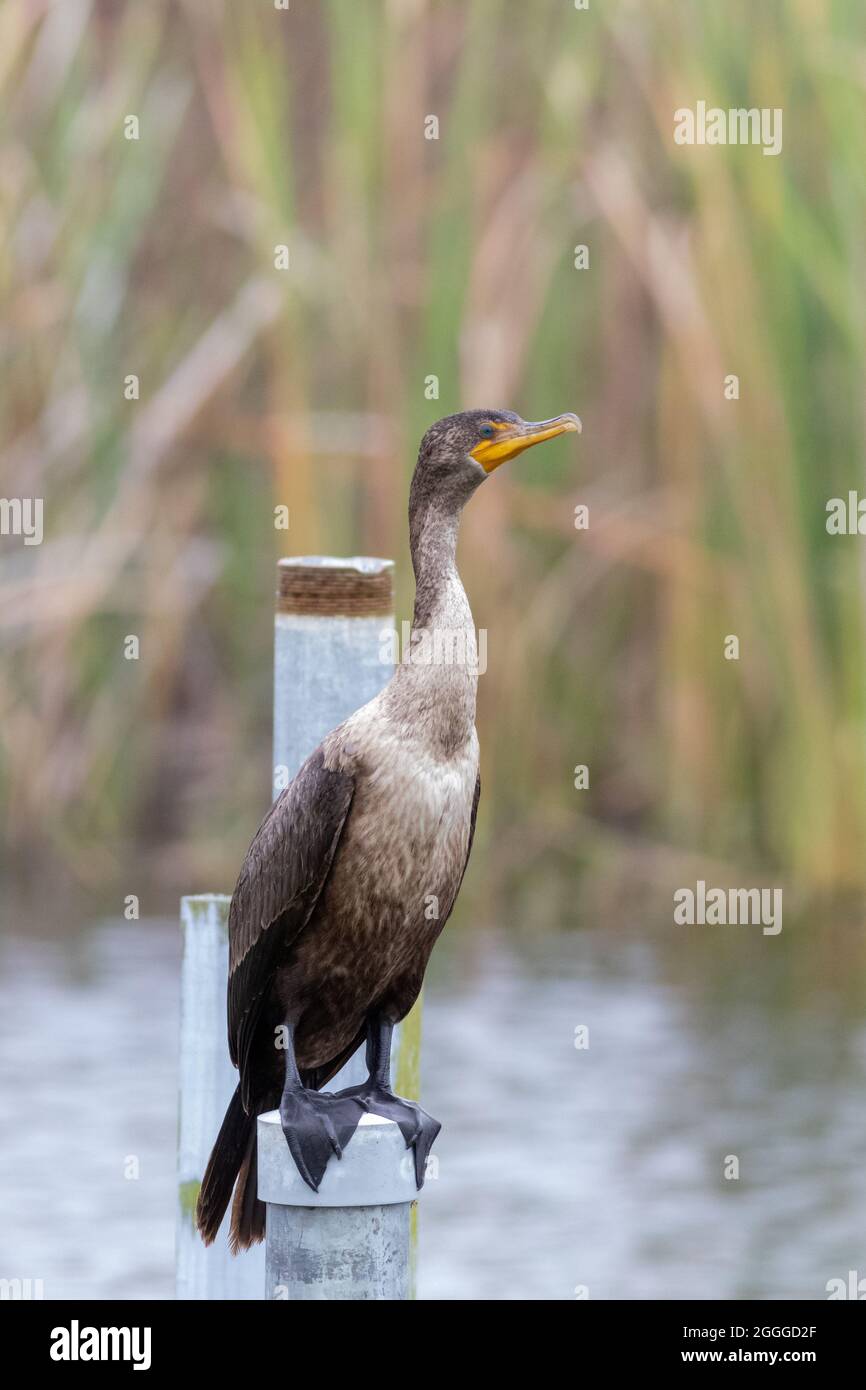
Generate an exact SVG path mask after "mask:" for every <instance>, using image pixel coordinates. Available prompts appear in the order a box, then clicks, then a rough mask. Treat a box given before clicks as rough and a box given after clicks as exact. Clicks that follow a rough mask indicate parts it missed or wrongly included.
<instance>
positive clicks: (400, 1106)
mask: <svg viewBox="0 0 866 1390" xmlns="http://www.w3.org/2000/svg"><path fill="white" fill-rule="evenodd" d="M393 1033H394V1024H393V1023H392V1022H391V1021H390V1020H389V1019H387V1018H385V1017H383V1016H382V1015H381V1014H376V1015H373V1016H372V1017H370V1018H369V1019H368V1020H367V1070H368V1071H369V1073H370V1074H369V1076H368V1077H367V1080H366V1081H364V1082H362V1083H361V1085H360V1086H351V1087H349V1088H348V1090H345V1091H340V1092H339V1095H340V1096H341V1097H345V1098H346V1099H350V1098H351V1099H353V1100H356V1101H357V1102H358V1104H359V1105H360V1106H362V1107H363V1109H364V1110H369V1111H371V1112H372V1113H373V1114H374V1115H383V1116H384V1117H385V1118H386V1119H388V1120H393V1121H394V1123H395V1124H396V1125H398V1126H399V1128H400V1132H401V1134H402V1135H403V1138H404V1139H405V1140H406V1148H407V1149H412V1150H413V1152H414V1158H415V1183H416V1186H417V1187H418V1188H421V1187H423V1185H424V1176H425V1171H426V1167H427V1155H428V1154H429V1152H430V1150H431V1148H432V1147H433V1141H434V1139H435V1138H436V1136H437V1134H438V1133H439V1131H440V1129H441V1128H442V1126H441V1125H440V1123H439V1121H438V1120H434V1119H433V1117H432V1115H428V1114H427V1111H426V1110H422V1109H421V1106H420V1105H418V1104H416V1102H415V1101H414V1100H403V1099H402V1098H401V1097H400V1096H395V1095H394V1092H393V1091H392V1089H391V1040H392V1036H393Z"/></svg>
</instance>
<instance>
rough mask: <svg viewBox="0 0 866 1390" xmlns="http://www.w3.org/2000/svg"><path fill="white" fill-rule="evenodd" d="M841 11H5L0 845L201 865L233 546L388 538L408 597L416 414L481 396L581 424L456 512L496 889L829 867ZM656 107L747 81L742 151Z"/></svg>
mask: <svg viewBox="0 0 866 1390" xmlns="http://www.w3.org/2000/svg"><path fill="white" fill-rule="evenodd" d="M864 31H866V21H864V16H863V14H862V13H861V12H860V10H859V9H858V7H853V6H842V5H837V4H831V3H829V0H827V3H822V2H821V0H798V2H797V3H793V4H791V3H788V4H785V3H783V0H768V2H767V3H765V4H762V6H761V7H760V10H756V7H755V6H754V4H753V3H750V0H731V3H730V4H728V5H726V6H724V7H714V6H709V5H708V6H700V7H698V6H693V7H685V8H684V7H682V6H671V5H669V4H665V3H663V0H651V2H650V3H640V4H638V3H636V0H632V3H627V2H626V0H623V3H620V4H617V5H613V6H601V5H599V6H593V7H592V8H591V9H590V10H589V11H588V12H582V11H576V10H574V9H573V8H572V7H571V6H570V5H569V4H567V3H565V0H563V2H562V3H549V4H541V5H532V6H530V5H526V4H523V3H520V0H474V3H472V4H468V5H463V4H452V3H448V2H447V0H411V2H410V0H404V2H403V3H386V0H368V3H365V4H362V5H361V4H357V5H352V4H349V3H346V0H326V2H325V3H314V2H313V0H308V3H304V0H292V5H291V8H290V10H289V11H287V12H281V11H277V10H275V9H274V8H273V7H272V6H271V5H270V4H268V3H265V0H262V3H259V4H255V5H254V4H245V5H234V6H231V5H229V4H228V3H227V0H225V2H222V3H221V2H220V0H206V2H205V0H171V2H169V0H161V2H160V0H153V3H150V4H148V5H147V6H141V5H134V4H132V3H114V4H108V3H95V0H94V2H91V0H65V3H64V4H63V5H50V4H48V3H32V2H26V0H6V4H5V5H4V6H3V8H2V10H0V101H2V105H3V109H4V113H5V119H4V132H3V137H2V144H0V208H2V248H0V300H2V309H3V313H2V324H3V327H2V329H0V359H2V373H0V381H2V385H0V436H2V440H3V452H2V464H0V467H2V492H3V494H4V495H6V496H13V495H24V496H33V495H38V496H42V497H44V499H45V517H46V534H45V541H44V543H43V545H42V546H41V547H33V548H24V547H22V546H21V545H20V543H13V542H12V541H11V539H10V538H4V539H3V540H2V542H0V566H2V568H0V640H2V646H3V652H4V657H5V659H4V660H3V663H2V668H0V767H2V771H0V776H2V788H3V794H4V802H5V807H6V812H5V815H6V825H5V838H6V842H7V844H8V845H9V846H10V847H11V849H12V850H13V852H15V853H16V855H17V856H18V859H19V862H20V863H22V864H25V865H26V863H27V862H28V860H32V862H33V863H35V864H38V865H39V866H40V871H41V870H42V869H43V868H44V865H45V862H46V856H48V858H49V861H50V862H55V863H57V864H64V865H66V866H67V867H68V868H69V869H70V870H71V871H72V872H73V873H74V874H75V875H76V876H77V877H78V878H80V879H81V880H82V881H83V882H84V883H85V884H91V883H92V884H95V883H100V882H104V881H106V880H107V879H110V878H111V877H112V876H114V875H115V874H116V873H119V872H120V871H121V869H122V868H123V867H124V865H125V864H126V863H128V862H129V859H130V857H131V856H132V855H137V856H138V857H139V859H140V858H141V854H142V851H143V849H146V850H147V852H148V853H149V854H150V855H152V856H153V859H154V863H155V865H156V867H157V869H158V873H159V877H160V878H161V880H162V882H163V883H164V884H166V885H167V886H169V887H170V888H171V890H172V891H174V890H175V889H176V887H177V886H178V885H182V886H183V888H184V889H185V891H195V890H196V889H197V888H202V887H204V888H207V887H210V888H218V887H227V886H230V879H231V877H232V872H231V871H232V867H233V865H234V864H235V863H236V861H237V859H238V855H239V853H240V851H241V850H242V848H243V846H244V845H245V844H246V842H247V839H248V837H249V834H250V832H251V830H252V828H253V827H254V824H255V822H256V819H257V814H258V812H260V811H261V810H262V808H263V807H264V804H265V802H266V798H267V794H268V786H269V761H270V755H269V748H268V731H269V690H270V660H271V656H270V621H269V619H270V591H271V587H272V582H273V561H274V559H275V557H276V556H277V555H278V554H280V553H284V552H288V551H291V552H296V553H303V552H305V551H312V550H327V551H335V552H340V551H344V552H358V551H366V552H369V553H375V552H379V553H385V554H394V555H396V557H397V559H398V562H399V564H400V569H401V591H400V597H401V606H402V608H403V611H404V612H405V611H407V610H408V607H409V604H410V601H411V583H410V574H409V566H408V554H407V547H406V540H405V522H404V511H405V502H406V491H407V484H408V478H409V475H410V471H411V467H412V464H413V458H414V451H415V448H416V446H417V440H418V438H419V436H420V434H421V432H422V431H423V429H424V428H425V427H426V425H427V424H428V423H430V421H431V420H433V419H435V418H437V417H438V416H439V415H442V414H446V413H449V412H451V411H453V410H458V409H461V408H463V407H464V406H468V405H484V404H490V405H492V406H506V407H510V408H514V409H517V410H519V411H521V413H523V414H525V415H527V416H534V417H540V416H544V415H548V414H552V413H554V412H558V411H560V410H565V409H575V410H578V411H579V412H580V413H581V414H582V416H583V418H584V426H585V433H584V436H583V438H582V440H581V441H579V443H578V444H577V445H574V444H568V445H566V444H565V443H562V444H558V445H555V446H551V447H550V449H549V450H548V451H547V452H546V453H545V454H544V455H543V456H542V452H541V451H539V454H538V455H537V456H536V455H535V454H530V455H527V456H526V459H525V460H522V461H520V462H519V463H517V464H516V465H514V466H513V467H512V468H511V471H510V472H509V471H508V470H502V472H501V473H500V474H499V475H498V476H497V479H496V482H495V485H491V487H490V488H489V489H488V490H486V491H485V495H484V497H483V500H479V501H478V502H477V503H476V504H475V505H474V506H473V507H472V508H471V509H470V510H469V512H468V513H467V517H466V528H465V536H464V540H463V545H462V558H461V566H462V570H463V574H464V578H465V580H466V583H467V587H468V589H469V591H470V594H471V596H472V599H473V606H474V611H475V615H476V621H477V623H478V624H479V626H483V627H486V628H487V629H488V631H489V663H490V664H489V670H488V673H487V675H486V676H485V677H484V679H483V680H482V683H481V694H480V710H479V725H480V728H481V732H482V744H483V750H484V768H483V776H484V784H485V798H484V802H483V806H484V811H483V824H482V833H481V837H480V838H481V843H482V845H484V846H485V847H486V850H487V853H488V855H489V860H488V863H489V867H490V872H489V873H488V874H485V875H484V881H485V882H486V883H489V884H490V885H491V892H492V893H494V894H495V895H496V900H497V902H499V903H505V902H506V900H510V898H511V896H512V890H513V888H514V884H515V881H516V880H517V879H520V878H521V876H527V877H528V878H529V879H531V878H532V874H533V870H537V869H538V868H539V866H541V867H542V868H543V870H544V874H545V876H549V871H550V868H551V864H552V863H553V864H555V865H557V866H558V872H559V873H560V875H561V876H562V879H563V881H564V882H566V883H567V882H569V881H570V880H571V877H572V875H573V874H574V872H575V870H576V869H577V868H579V867H580V866H582V865H584V864H586V863H588V862H592V861H593V860H594V859H597V858H599V857H601V858H603V859H604V860H605V861H606V862H607V861H609V860H610V858H611V856H613V861H614V862H618V861H619V859H620V858H621V859H622V861H623V862H627V861H628V860H629V859H631V858H633V855H634V850H635V846H639V847H641V849H642V850H647V851H649V854H648V856H647V855H643V856H642V862H645V860H646V859H647V857H648V858H649V860H650V862H651V863H655V864H658V865H659V866H660V867H659V869H658V873H659V875H660V876H661V877H663V878H664V879H665V881H667V877H669V876H670V873H671V872H676V871H672V870H671V869H670V863H671V856H672V855H673V856H674V862H675V863H676V862H679V863H680V864H681V865H690V866H693V863H694V861H695V858H697V861H698V862H702V861H701V856H705V857H706V859H707V860H711V861H712V862H716V863H721V864H722V865H728V866H729V867H730V868H731V870H732V871H733V870H734V869H735V868H739V867H743V866H748V867H750V868H752V869H754V870H761V871H763V872H777V873H780V874H783V875H784V876H785V877H786V880H791V881H793V882H795V883H797V884H801V885H802V886H803V888H804V889H805V890H807V891H808V892H813V891H817V892H835V891H839V890H855V891H858V890H860V889H862V887H863V886H864V877H866V856H864V855H863V853H862V844H863V836H864V830H866V805H864V784H866V767H864V715H866V711H864V698H866V697H864V670H866V660H864V657H866V654H864V650H863V645H864V635H863V626H864V624H863V618H864V614H863V575H862V570H863V559H862V549H861V543H860V542H859V541H858V540H857V539H856V538H831V537H828V535H827V534H826V530H825V526H824V519H825V504H826V501H827V499H828V498H829V497H831V496H837V495H841V496H844V495H845V494H846V493H847V490H848V489H849V488H857V487H858V486H859V485H860V484H861V481H862V477H863V467H862V452H863V438H862V436H863V391H862V382H863V372H864V318H863V314H862V309H861V306H862V303H863V296H864V292H866V257H864V253H863V249H862V227H863V225H864V214H866V160H864V155H866V126H864V122H866V116H864V102H863V87H864V80H866V79H864V74H866V32H864ZM700 98H703V99H705V100H707V101H708V102H709V103H711V104H714V103H715V104H718V105H721V106H724V107H728V106H731V105H756V106H781V107H783V108H784V121H785V124H784V151H783V154H782V155H781V156H779V157H778V158H766V157H763V156H762V154H761V151H760V150H759V149H754V148H738V147H729V148H718V149H714V150H709V149H705V148H704V149H701V148H681V147H677V146H676V145H675V144H674V142H673V112H674V110H675V109H676V108H677V107H679V106H681V105H689V106H693V105H694V103H695V102H696V100H698V99H700ZM129 113H135V114H137V115H138V117H139V119H140V124H141V139H140V140H139V141H137V142H136V141H127V140H125V139H124V135H123V121H124V117H125V116H126V115H127V114H129ZM431 114H434V115H436V116H437V117H438V119H439V123H440V131H439V139H438V140H425V138H424V121H425V117H427V116H428V115H431ZM279 243H285V244H287V245H288V246H289V248H290V252H291V268H290V270H289V271H288V272H285V273H282V272H279V271H276V270H275V269H274V268H273V256H274V247H275V245H277V244H279ZM578 243H586V244H587V245H588V246H589V248H590V267H589V269H588V270H583V271H578V270H576V269H575V268H574V260H573V258H574V248H575V246H576V245H577V244H578ZM130 373H135V374H137V375H139V377H140V380H141V399H140V400H139V401H127V400H125V399H124V378H125V377H126V376H127V375H128V374H130ZM727 373H737V374H738V375H739V377H740V383H741V394H740V399H739V400H738V401H736V402H731V401H727V400H725V398H724V395H723V385H724V377H725V375H726V374H727ZM434 374H435V375H436V376H437V377H438V379H439V383H440V388H439V391H440V393H439V398H438V400H436V401H431V400H428V399H426V398H425V391H424V386H425V378H427V377H428V376H430V375H434ZM506 475H507V476H506ZM579 502H585V503H587V504H588V505H589V507H590V526H589V530H588V531H585V532H583V531H581V532H576V531H575V530H574V527H573V509H574V507H575V505H576V504H577V503H579ZM276 503H285V504H287V505H288V506H289V507H290V510H291V530H290V532H289V533H288V535H286V533H284V532H280V531H276V530H275V529H274V527H273V516H272V508H273V506H274V505H275V504H276ZM129 633H135V634H137V635H138V636H139V637H140V640H141V658H140V660H139V661H137V662H129V661H127V660H125V658H124V654H123V638H124V636H125V635H126V634H129ZM729 633H735V634H737V635H738V637H739V639H740V646H741V659H740V661H739V662H727V661H725V660H724V659H723V642H724V638H725V636H726V635H727V634H729ZM577 763H587V764H588V765H589V767H590V774H591V785H590V789H589V791H587V792H576V791H575V790H574V789H573V786H572V777H573V773H572V769H573V767H574V766H575V764H577ZM656 850H657V851H658V853H657V854H656V853H655V851H656ZM677 856H680V859H679V860H677ZM650 872H652V870H650ZM535 910H536V911H537V912H538V913H539V915H543V906H542V907H540V908H539V906H538V900H537V899H536V905H535Z"/></svg>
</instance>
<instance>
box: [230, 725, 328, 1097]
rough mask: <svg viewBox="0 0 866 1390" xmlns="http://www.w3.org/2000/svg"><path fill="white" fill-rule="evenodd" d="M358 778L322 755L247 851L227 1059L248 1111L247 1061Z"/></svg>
mask: <svg viewBox="0 0 866 1390" xmlns="http://www.w3.org/2000/svg"><path fill="white" fill-rule="evenodd" d="M354 790H355V782H354V778H352V777H351V776H349V775H348V774H347V773H343V772H329V771H328V770H327V768H325V766H324V762H323V755H322V751H321V749H317V750H316V752H315V753H313V754H312V756H311V757H310V758H308V759H307V761H306V762H305V763H304V765H303V767H302V768H301V770H300V771H299V773H298V775H297V776H296V777H295V779H294V781H293V782H292V783H291V784H290V785H289V786H288V787H287V788H286V790H285V791H284V792H283V793H282V794H281V795H280V796H279V797H278V798H277V800H276V801H275V802H274V804H273V806H272V807H271V809H270V811H269V812H268V814H267V815H266V816H265V819H264V820H263V821H262V824H261V826H260V827H259V830H258V832H257V833H256V837H255V839H254V840H253V842H252V844H251V845H250V847H249V849H248V850H247V855H246V858H245V859H244V862H243V864H242V866H241V871H240V875H239V876H238V881H237V885H236V887H235V891H234V893H233V895H232V901H231V907H230V908H229V985H228V1033H229V1053H230V1054H231V1059H232V1061H233V1062H234V1064H235V1066H236V1067H238V1068H239V1070H240V1078H241V1098H242V1100H243V1103H244V1108H245V1109H246V1110H247V1111H249V1105H250V1076H249V1067H248V1063H249V1058H250V1050H251V1048H252V1045H253V1040H254V1038H255V1035H256V1028H257V1025H258V1022H259V1018H260V1015H261V1010H262V1006H263V1004H264V1002H265V1000H266V999H267V996H268V991H269V989H270V985H271V981H272V980H273V975H274V970H275V969H276V967H277V965H278V964H279V963H280V962H282V961H283V960H284V959H285V956H286V952H287V950H288V947H289V946H290V945H291V942H292V941H293V940H294V939H295V937H296V936H297V935H298V933H299V932H300V931H302V930H303V929H304V927H305V926H306V924H307V922H308V921H309V920H310V917H311V916H312V913H313V911H314V909H315V906H316V903H317V902H318V900H319V897H320V895H321V892H322V889H323V888H324V886H325V883H326V882H327V878H328V874H329V873H330V871H331V865H332V863H333V861H334V855H335V853H336V851H337V845H338V844H339V842H340V836H341V834H342V832H343V826H344V825H345V823H346V817H347V816H348V814H349V808H350V806H351V804H352V796H353V794H354Z"/></svg>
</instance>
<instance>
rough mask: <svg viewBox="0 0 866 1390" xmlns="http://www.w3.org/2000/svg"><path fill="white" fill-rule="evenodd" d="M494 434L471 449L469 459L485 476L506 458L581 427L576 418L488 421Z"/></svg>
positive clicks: (569, 414)
mask: <svg viewBox="0 0 866 1390" xmlns="http://www.w3.org/2000/svg"><path fill="white" fill-rule="evenodd" d="M491 424H492V425H493V428H494V429H495V430H496V434H495V435H494V437H493V438H492V439H482V440H481V442H480V443H479V444H476V445H475V448H474V449H472V450H471V451H470V452H471V456H472V458H474V459H475V461H476V463H480V464H481V467H482V468H483V469H484V471H485V473H492V472H493V470H494V468H498V467H499V465H500V464H501V463H505V462H506V460H507V459H513V458H514V457H515V456H516V455H517V454H522V453H523V450H524V449H531V448H532V446H533V444H542V443H543V442H544V440H545V439H555V438H556V436H557V435H558V434H570V433H572V431H575V430H576V431H577V432H578V434H579V433H580V431H581V429H582V428H583V426H582V425H581V423H580V420H579V419H578V417H577V416H576V415H572V414H571V413H570V412H569V413H568V414H567V415H556V416H554V418H553V419H552V420H534V421H532V422H529V421H527V420H521V421H520V423H519V424H512V423H511V421H507V422H504V423H503V422H501V421H500V422H497V421H495V420H492V421H491Z"/></svg>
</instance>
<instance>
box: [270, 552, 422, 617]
mask: <svg viewBox="0 0 866 1390" xmlns="http://www.w3.org/2000/svg"><path fill="white" fill-rule="evenodd" d="M276 607H277V612H278V613H297V614H305V615H309V616H315V617H323V616H325V617H357V618H367V617H386V616H389V615H390V614H391V613H392V612H393V609H394V561H393V560H385V559H381V558H380V557H378V556H373V555H350V556H345V557H342V556H338V555H291V556H287V557H286V558H285V559H283V560H279V561H278V562H277V604H276Z"/></svg>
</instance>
